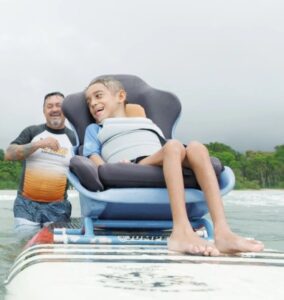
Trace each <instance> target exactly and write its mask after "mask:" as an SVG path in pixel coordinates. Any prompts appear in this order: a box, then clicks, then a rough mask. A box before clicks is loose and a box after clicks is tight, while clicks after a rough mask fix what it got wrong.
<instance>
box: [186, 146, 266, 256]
mask: <svg viewBox="0 0 284 300" xmlns="http://www.w3.org/2000/svg"><path fill="white" fill-rule="evenodd" d="M184 165H185V166H187V167H190V168H191V169H192V170H193V171H194V173H195V175H196V178H197V181H198V183H199V185H200V187H201V189H202V191H203V192H204V194H205V198H206V200H207V204H208V208H209V212H210V215H211V218H212V221H213V224H214V235H215V245H216V246H217V248H218V249H219V251H220V252H223V253H235V252H248V251H253V252H256V251H261V250H262V249H263V244H262V243H260V242H258V241H254V240H247V239H245V238H242V237H240V236H238V235H236V234H234V233H233V232H232V231H231V229H230V227H229V225H228V223H227V220H226V217H225V211H224V206H223V202H222V199H221V195H220V190H219V185H218V182H217V178H216V175H215V172H214V169H213V167H212V164H211V161H210V157H209V153H208V150H207V148H206V147H205V146H204V145H202V144H201V143H199V142H192V143H190V144H189V145H188V146H187V148H186V159H185V161H184Z"/></svg>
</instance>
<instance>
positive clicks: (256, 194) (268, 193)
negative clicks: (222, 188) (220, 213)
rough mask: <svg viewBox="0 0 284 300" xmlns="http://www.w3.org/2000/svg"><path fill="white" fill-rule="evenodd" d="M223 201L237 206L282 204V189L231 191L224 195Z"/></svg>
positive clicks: (283, 197)
mask: <svg viewBox="0 0 284 300" xmlns="http://www.w3.org/2000/svg"><path fill="white" fill-rule="evenodd" d="M224 203H225V205H226V204H232V205H239V206H247V207H250V206H267V207H279V206H284V190H257V191H254V190H242V191H232V192H230V193H229V194H228V195H226V196H225V197H224Z"/></svg>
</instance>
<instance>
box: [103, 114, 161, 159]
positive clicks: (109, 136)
mask: <svg viewBox="0 0 284 300" xmlns="http://www.w3.org/2000/svg"><path fill="white" fill-rule="evenodd" d="M102 125H103V127H102V129H101V130H100V132H99V134H98V139H99V141H100V142H101V144H102V151H101V156H102V158H103V159H104V160H105V161H106V162H111V163H115V162H119V161H122V160H132V159H136V158H137V157H140V156H149V155H151V154H153V153H155V152H157V151H158V150H160V149H161V147H162V146H161V142H160V138H159V136H160V137H162V138H164V135H163V133H162V131H161V129H160V128H159V127H158V126H157V125H156V124H154V123H153V122H152V120H150V119H147V118H108V119H106V120H104V122H103V123H102Z"/></svg>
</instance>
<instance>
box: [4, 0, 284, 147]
mask: <svg viewBox="0 0 284 300" xmlns="http://www.w3.org/2000/svg"><path fill="white" fill-rule="evenodd" d="M283 16H284V2H283V1H282V0H279V1H277V0H263V1H261V0H236V1H234V0H233V1H230V0H229V1H228V0H219V1H214V0H199V1H196V0H194V1H191V0H184V1H182V0H172V1H170V0H143V1H142V0H119V1H118V0H108V1H107V0H101V1H98V0H97V1H96V0H88V1H84V0H81V1H77V0H76V1H72V0H61V1H60V0H52V1H51V0H48V1H36V0H34V1H26V0H18V1H15V0H0V80H1V97H0V99H1V118H0V130H1V136H0V148H3V149H5V148H6V147H7V146H8V144H9V143H10V141H11V140H13V139H14V138H16V136H17V135H18V134H19V133H20V131H21V130H22V129H23V128H24V127H26V126H28V125H32V124H38V123H42V122H43V121H44V118H43V114H42V101H43V97H44V95H45V94H46V93H48V92H50V91H54V90H60V91H62V92H63V93H64V94H66V95H68V94H70V93H73V92H78V91H81V90H82V89H84V88H85V87H86V85H87V84H88V82H89V81H90V80H91V79H93V78H94V77H96V76H98V75H101V74H135V75H138V76H140V77H141V78H143V79H144V80H145V81H146V82H148V83H149V84H150V85H152V86H154V87H156V88H160V89H165V90H169V91H172V92H174V93H175V94H176V95H177V96H178V97H179V98H180V100H181V102H182V105H183V114H182V117H181V119H180V122H179V125H178V127H177V132H176V136H177V138H179V139H181V140H182V141H183V142H187V141H189V140H193V139H195V140H199V141H201V142H203V143H209V142H214V141H218V142H222V143H225V144H228V145H230V146H231V147H233V148H234V149H236V150H238V151H245V150H263V151H264V150H273V148H274V146H276V145H280V144H284V117H283V114H284V84H283V83H284V17H283Z"/></svg>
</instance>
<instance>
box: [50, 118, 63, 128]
mask: <svg viewBox="0 0 284 300" xmlns="http://www.w3.org/2000/svg"><path fill="white" fill-rule="evenodd" d="M50 125H51V126H52V127H55V128H58V127H61V126H62V120H61V118H56V119H52V120H50Z"/></svg>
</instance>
